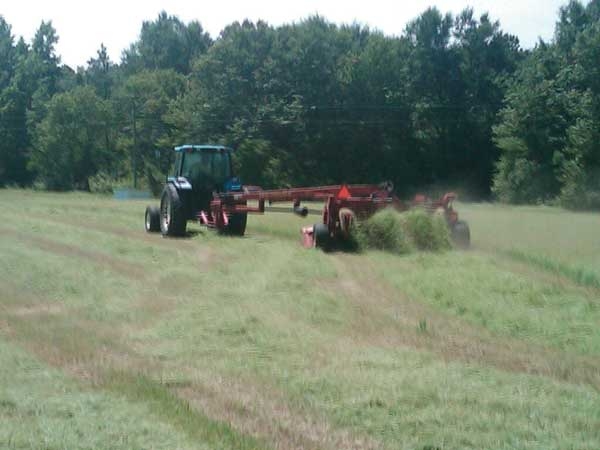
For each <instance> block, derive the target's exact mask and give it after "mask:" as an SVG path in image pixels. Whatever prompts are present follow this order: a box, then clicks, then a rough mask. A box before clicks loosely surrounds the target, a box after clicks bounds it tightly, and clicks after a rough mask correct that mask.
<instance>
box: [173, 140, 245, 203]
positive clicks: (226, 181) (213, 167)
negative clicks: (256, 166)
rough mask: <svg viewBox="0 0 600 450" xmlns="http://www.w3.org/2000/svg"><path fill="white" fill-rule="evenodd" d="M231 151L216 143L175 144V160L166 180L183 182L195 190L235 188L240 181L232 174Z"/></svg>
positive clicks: (200, 191)
mask: <svg viewBox="0 0 600 450" xmlns="http://www.w3.org/2000/svg"><path fill="white" fill-rule="evenodd" d="M232 152H233V150H232V149H231V148H229V147H224V146H220V145H182V146H180V147H175V164H174V165H173V170H172V176H171V177H169V181H180V182H183V183H184V184H185V182H187V183H189V184H190V185H191V188H192V190H193V191H195V192H197V193H202V192H205V193H206V192H208V193H210V194H212V192H229V191H239V190H241V185H240V183H239V180H238V179H237V178H235V177H234V176H233V169H232V163H231V153H232ZM184 179H185V180H184Z"/></svg>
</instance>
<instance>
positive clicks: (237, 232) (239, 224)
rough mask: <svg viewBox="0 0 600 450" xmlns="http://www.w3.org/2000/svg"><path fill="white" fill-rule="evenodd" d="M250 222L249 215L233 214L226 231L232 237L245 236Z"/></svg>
mask: <svg viewBox="0 0 600 450" xmlns="http://www.w3.org/2000/svg"><path fill="white" fill-rule="evenodd" d="M247 222H248V214H246V213H238V214H232V215H231V217H229V225H227V228H226V229H225V233H226V234H230V235H232V236H243V235H244V233H245V232H246V223H247Z"/></svg>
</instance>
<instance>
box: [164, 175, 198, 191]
mask: <svg viewBox="0 0 600 450" xmlns="http://www.w3.org/2000/svg"><path fill="white" fill-rule="evenodd" d="M167 183H171V184H172V185H173V186H175V189H177V190H178V191H191V190H192V184H191V183H190V182H189V181H188V180H187V178H185V177H169V178H168V179H167Z"/></svg>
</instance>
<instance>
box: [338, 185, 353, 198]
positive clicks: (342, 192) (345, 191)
mask: <svg viewBox="0 0 600 450" xmlns="http://www.w3.org/2000/svg"><path fill="white" fill-rule="evenodd" d="M348 197H350V191H349V190H348V188H347V187H346V185H343V186H342V188H341V189H340V191H339V192H338V193H337V198H338V199H340V200H345V199H347V198H348Z"/></svg>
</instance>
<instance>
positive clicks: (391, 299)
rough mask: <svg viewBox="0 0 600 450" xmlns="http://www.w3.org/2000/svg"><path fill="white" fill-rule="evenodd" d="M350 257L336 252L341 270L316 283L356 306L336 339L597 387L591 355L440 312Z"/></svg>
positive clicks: (599, 375) (597, 367)
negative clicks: (521, 338)
mask: <svg viewBox="0 0 600 450" xmlns="http://www.w3.org/2000/svg"><path fill="white" fill-rule="evenodd" d="M353 257H354V256H351V255H349V256H347V257H340V258H337V259H336V263H337V264H339V265H340V268H339V270H338V273H340V274H343V276H341V277H340V279H339V280H337V281H336V282H334V283H333V284H332V283H331V281H328V282H326V283H325V282H323V283H322V287H323V289H329V290H331V291H332V293H335V295H341V296H342V297H343V298H345V299H347V300H348V301H350V302H351V303H352V304H353V306H354V308H355V309H356V314H355V315H354V317H355V320H354V321H353V322H352V323H350V324H349V326H348V332H347V334H345V336H344V337H343V338H342V342H340V343H337V345H341V346H342V347H344V346H346V345H349V346H350V347H349V348H350V349H353V348H356V346H357V345H365V346H383V347H411V348H416V349H418V350H426V351H429V352H432V353H434V354H437V355H438V356H440V357H441V358H443V359H444V360H445V361H448V362H451V361H460V362H466V363H475V364H481V365H490V366H493V367H496V368H498V369H501V370H505V371H510V372H519V373H527V374H534V375H541V376H546V377H550V378H554V379H557V380H561V381H567V382H571V383H575V384H578V383H586V384H589V385H591V386H593V387H594V388H595V389H598V390H600V364H598V361H597V360H595V359H594V358H591V357H584V356H579V355H572V354H568V353H564V352H559V351H556V350H554V349H549V348H545V347H541V346H539V345H535V344H530V343H525V342H523V341H519V340H516V339H511V338H505V337H502V338H499V337H497V336H494V335H492V334H491V333H490V332H489V331H488V330H486V329H484V328H481V327H476V326H473V325H471V324H468V323H467V322H465V321H463V320H461V319H460V318H458V317H453V316H446V315H443V314H441V313H439V312H437V311H435V310H433V308H430V307H428V306H427V305H424V304H422V303H420V302H417V301H413V300H412V299H410V298H408V297H407V296H406V295H405V294H403V293H401V292H398V291H397V290H395V289H393V288H392V287H391V286H390V285H389V284H388V283H387V282H386V281H385V280H383V279H382V277H381V276H380V275H379V274H378V273H377V272H376V270H374V268H373V267H372V266H371V265H369V263H368V260H364V259H362V260H361V264H357V263H356V261H352V260H351V259H349V258H353ZM358 267H360V269H358ZM358 280H369V283H368V285H367V284H363V283H361V282H360V281H358ZM345 341H347V342H345ZM349 351H351V350H349Z"/></svg>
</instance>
